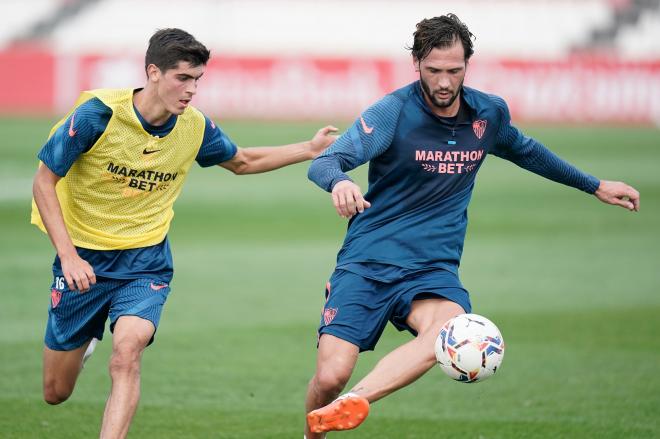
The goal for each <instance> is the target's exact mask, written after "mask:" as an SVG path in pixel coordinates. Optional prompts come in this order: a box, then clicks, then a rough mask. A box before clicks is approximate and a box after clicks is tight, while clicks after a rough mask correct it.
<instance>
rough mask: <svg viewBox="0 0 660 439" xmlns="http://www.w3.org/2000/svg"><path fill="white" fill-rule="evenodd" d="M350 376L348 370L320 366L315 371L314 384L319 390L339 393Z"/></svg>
mask: <svg viewBox="0 0 660 439" xmlns="http://www.w3.org/2000/svg"><path fill="white" fill-rule="evenodd" d="M350 377H351V371H350V370H343V369H341V368H337V367H330V366H321V367H320V368H319V370H318V371H317V372H316V384H317V386H318V387H319V390H320V391H321V392H324V393H339V392H341V391H342V390H343V389H344V387H345V386H346V383H347V382H348V380H349V379H350Z"/></svg>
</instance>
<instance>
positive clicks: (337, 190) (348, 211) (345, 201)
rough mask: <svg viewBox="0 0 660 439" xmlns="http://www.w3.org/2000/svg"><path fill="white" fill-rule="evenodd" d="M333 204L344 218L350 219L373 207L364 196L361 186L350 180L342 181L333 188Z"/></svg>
mask: <svg viewBox="0 0 660 439" xmlns="http://www.w3.org/2000/svg"><path fill="white" fill-rule="evenodd" d="M332 203H333V204H334V205H335V209H336V210H337V213H338V214H339V216H341V217H343V218H350V217H352V216H353V215H355V214H356V213H362V212H364V209H367V208H369V207H371V203H370V202H368V201H367V200H365V199H364V197H363V196H362V191H361V190H360V186H358V185H357V184H355V183H353V182H352V181H350V180H342V181H340V182H339V183H337V184H336V185H335V187H334V188H332Z"/></svg>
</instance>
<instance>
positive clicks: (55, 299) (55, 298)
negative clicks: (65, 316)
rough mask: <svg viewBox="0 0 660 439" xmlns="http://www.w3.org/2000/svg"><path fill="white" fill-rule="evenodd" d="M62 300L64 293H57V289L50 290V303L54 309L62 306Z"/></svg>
mask: <svg viewBox="0 0 660 439" xmlns="http://www.w3.org/2000/svg"><path fill="white" fill-rule="evenodd" d="M60 300H62V292H61V291H57V290H56V289H55V288H53V289H51V290H50V302H51V303H52V304H53V308H57V305H59V304H60Z"/></svg>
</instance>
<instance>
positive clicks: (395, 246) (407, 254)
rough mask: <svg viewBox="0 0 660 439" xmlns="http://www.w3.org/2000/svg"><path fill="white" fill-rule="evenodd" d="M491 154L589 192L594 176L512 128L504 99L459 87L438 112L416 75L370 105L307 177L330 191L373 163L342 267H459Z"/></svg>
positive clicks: (386, 271)
mask: <svg viewBox="0 0 660 439" xmlns="http://www.w3.org/2000/svg"><path fill="white" fill-rule="evenodd" d="M487 154H493V155H496V156H499V157H501V158H504V159H506V160H509V161H512V162H513V163H515V164H517V165H518V166H521V167H523V168H525V169H528V170H530V171H532V172H535V173H537V174H539V175H542V176H544V177H546V178H549V179H551V180H553V181H557V182H560V183H563V184H566V185H569V186H572V187H575V188H578V189H581V190H583V191H586V192H588V193H593V192H595V191H596V189H597V188H598V185H599V183H600V182H599V181H598V179H596V178H595V177H592V176H590V175H587V174H584V173H583V172H581V171H579V170H578V169H576V168H575V167H573V166H571V165H570V164H568V163H566V162H565V161H563V160H561V159H560V158H559V157H557V156H556V155H555V154H553V153H552V152H551V151H550V150H548V149H547V148H546V147H545V146H543V145H542V144H540V143H539V142H537V141H536V140H534V139H532V138H530V137H527V136H525V135H523V134H522V133H521V132H520V131H519V130H518V129H517V128H515V127H514V126H512V125H511V117H510V114H509V109H508V107H507V105H506V103H505V102H504V100H502V99H501V98H499V97H497V96H494V95H489V94H486V93H482V92H480V91H477V90H475V89H471V88H468V87H463V89H462V93H461V106H460V110H459V112H458V114H457V116H456V117H454V118H443V117H439V116H437V115H435V114H434V113H433V112H432V111H431V109H430V108H429V107H428V105H427V104H426V102H425V101H424V98H423V95H422V91H421V87H420V84H419V81H416V82H414V83H412V84H410V85H408V86H406V87H403V88H401V89H399V90H397V91H395V92H393V93H391V94H389V95H387V96H385V97H384V98H383V99H381V100H380V101H379V102H377V103H376V104H374V105H373V106H371V107H370V108H368V109H367V110H366V111H365V112H364V113H363V114H362V116H361V117H360V118H359V119H358V120H357V121H356V122H355V123H354V124H353V126H352V127H351V128H350V129H349V130H348V131H347V132H346V133H345V134H344V135H342V136H341V137H340V138H339V139H337V141H336V142H335V143H334V144H333V145H332V146H331V147H330V148H328V149H327V150H326V151H325V152H324V153H323V154H321V155H320V156H319V157H317V158H316V159H315V160H314V161H313V162H312V164H311V166H310V169H309V178H310V179H311V180H312V181H314V182H315V183H316V184H317V185H319V186H320V187H321V188H323V189H325V190H326V191H332V188H333V187H334V185H335V184H337V182H339V181H342V180H346V179H350V178H349V177H348V175H346V174H345V172H347V171H349V170H351V169H354V168H356V167H357V166H359V165H361V164H363V163H366V162H369V189H368V191H367V193H366V194H365V199H366V200H368V201H369V202H370V203H371V207H370V208H368V209H365V211H364V212H363V213H360V214H357V215H355V216H354V217H353V218H351V220H350V222H349V224H348V231H347V233H346V238H345V240H344V244H343V246H342V248H341V250H340V251H339V254H338V256H337V268H343V269H345V270H349V271H352V272H354V273H357V274H360V275H362V276H365V277H369V278H373V279H376V280H382V281H389V280H391V279H392V278H399V277H401V276H405V275H408V274H410V273H411V272H418V271H425V270H430V269H437V268H440V269H447V270H450V271H453V272H456V271H457V269H458V266H459V263H460V259H461V254H462V251H463V243H464V239H465V232H466V228H467V207H468V204H469V202H470V197H471V195H472V189H473V188H474V182H475V177H476V175H477V171H478V170H479V168H480V167H481V165H482V163H483V161H484V160H485V158H486V156H487Z"/></svg>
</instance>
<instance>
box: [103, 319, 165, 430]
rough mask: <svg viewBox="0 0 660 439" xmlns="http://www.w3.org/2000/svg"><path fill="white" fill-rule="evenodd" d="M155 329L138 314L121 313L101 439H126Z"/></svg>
mask: <svg viewBox="0 0 660 439" xmlns="http://www.w3.org/2000/svg"><path fill="white" fill-rule="evenodd" d="M154 331H155V328H154V325H153V323H151V322H150V321H148V320H145V319H142V318H140V317H137V316H122V317H120V318H119V319H118V320H117V323H116V324H115V329H114V334H113V337H112V357H111V358H110V368H109V369H110V377H111V378H112V390H111V391H110V396H109V397H108V401H107V403H106V406H105V412H104V413H103V425H102V426H101V436H100V437H101V438H102V439H110V438H112V439H115V438H124V437H126V435H127V434H128V428H129V426H130V424H131V420H132V419H133V415H134V414H135V410H136V409H137V405H138V401H139V400H140V361H141V358H142V352H144V348H145V347H146V346H147V343H149V340H150V339H151V337H152V335H153V334H154Z"/></svg>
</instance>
